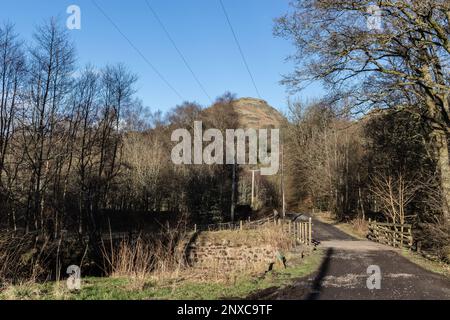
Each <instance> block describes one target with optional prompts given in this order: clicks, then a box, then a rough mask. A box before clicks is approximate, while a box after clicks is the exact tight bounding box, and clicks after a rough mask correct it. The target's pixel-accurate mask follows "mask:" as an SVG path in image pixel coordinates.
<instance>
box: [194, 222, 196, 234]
mask: <svg viewBox="0 0 450 320" xmlns="http://www.w3.org/2000/svg"><path fill="white" fill-rule="evenodd" d="M194 232H197V224H194Z"/></svg>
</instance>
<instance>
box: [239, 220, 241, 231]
mask: <svg viewBox="0 0 450 320" xmlns="http://www.w3.org/2000/svg"><path fill="white" fill-rule="evenodd" d="M239 229H240V230H242V220H239Z"/></svg>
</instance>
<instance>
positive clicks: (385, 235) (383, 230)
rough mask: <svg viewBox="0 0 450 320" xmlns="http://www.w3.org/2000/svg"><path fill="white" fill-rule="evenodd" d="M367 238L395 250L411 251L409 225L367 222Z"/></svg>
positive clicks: (411, 243)
mask: <svg viewBox="0 0 450 320" xmlns="http://www.w3.org/2000/svg"><path fill="white" fill-rule="evenodd" d="M368 238H369V240H372V241H376V242H379V243H383V244H386V245H389V246H392V247H397V248H408V249H411V248H412V245H413V237H412V231H411V225H410V224H397V223H381V222H376V221H370V220H369V234H368Z"/></svg>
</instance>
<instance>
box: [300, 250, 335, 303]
mask: <svg viewBox="0 0 450 320" xmlns="http://www.w3.org/2000/svg"><path fill="white" fill-rule="evenodd" d="M333 253H334V250H333V248H329V249H328V250H327V252H326V254H325V258H324V259H323V261H322V264H321V265H320V268H319V272H318V273H317V276H316V277H315V278H314V281H313V283H312V286H311V293H309V294H308V296H307V297H306V300H317V299H319V297H320V294H321V291H322V284H323V279H324V278H325V277H326V276H327V274H328V270H329V268H330V261H331V257H332V256H333Z"/></svg>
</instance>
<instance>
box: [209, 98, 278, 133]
mask: <svg viewBox="0 0 450 320" xmlns="http://www.w3.org/2000/svg"><path fill="white" fill-rule="evenodd" d="M215 108H216V106H213V107H211V108H209V111H214V109H215ZM232 108H233V111H234V112H235V113H236V114H237V115H238V118H239V119H238V123H239V127H240V128H244V129H246V128H254V129H262V128H267V129H269V128H280V127H281V125H282V123H283V122H284V121H285V118H284V117H283V115H282V114H281V113H280V112H279V111H278V110H276V109H275V108H273V107H272V106H270V105H269V104H268V103H267V102H266V101H264V100H261V99H255V98H241V99H237V100H235V101H234V102H233V103H232Z"/></svg>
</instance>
